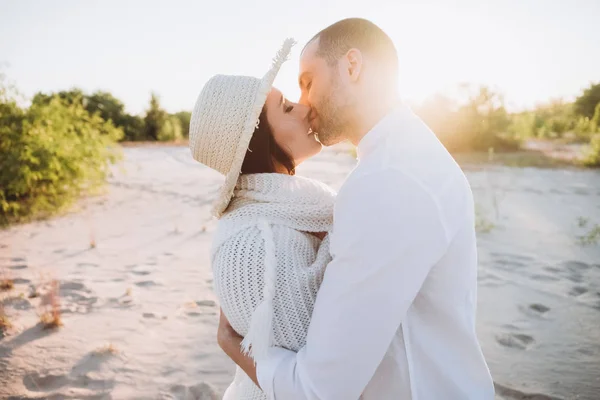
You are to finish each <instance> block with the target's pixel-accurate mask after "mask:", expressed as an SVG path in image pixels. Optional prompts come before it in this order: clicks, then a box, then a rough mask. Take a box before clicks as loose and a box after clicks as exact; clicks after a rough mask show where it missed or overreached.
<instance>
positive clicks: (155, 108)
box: [144, 93, 168, 140]
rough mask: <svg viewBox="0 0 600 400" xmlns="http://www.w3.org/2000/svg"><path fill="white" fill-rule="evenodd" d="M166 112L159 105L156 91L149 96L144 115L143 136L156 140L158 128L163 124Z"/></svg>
mask: <svg viewBox="0 0 600 400" xmlns="http://www.w3.org/2000/svg"><path fill="white" fill-rule="evenodd" d="M167 118H168V114H167V112H166V111H165V110H163V109H162V108H161V107H160V100H159V98H158V95H157V94H156V93H152V94H151V96H150V108H149V109H148V111H147V112H146V116H145V117H144V124H145V128H144V132H145V138H146V139H149V140H158V137H159V134H160V130H161V129H162V128H163V126H164V125H165V123H166V121H167Z"/></svg>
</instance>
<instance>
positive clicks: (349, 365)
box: [257, 171, 448, 400]
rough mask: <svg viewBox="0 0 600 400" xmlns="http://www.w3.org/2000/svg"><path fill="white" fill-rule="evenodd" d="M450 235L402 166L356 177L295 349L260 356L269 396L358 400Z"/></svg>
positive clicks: (341, 202)
mask: <svg viewBox="0 0 600 400" xmlns="http://www.w3.org/2000/svg"><path fill="white" fill-rule="evenodd" d="M447 245H448V239H447V235H446V231H445V227H444V224H443V220H442V217H441V215H440V212H439V209H438V207H437V204H436V203H435V201H434V200H433V198H432V196H431V195H430V194H429V193H428V192H427V191H426V190H424V189H423V187H422V186H421V185H420V184H419V183H417V182H415V181H414V180H412V179H411V178H409V177H407V176H405V175H403V174H402V173H400V172H397V171H388V172H384V173H378V174H376V175H367V176H363V177H361V178H358V179H356V180H355V181H354V182H352V183H351V184H349V185H347V187H346V188H344V189H343V190H342V192H340V195H339V197H338V200H337V204H336V214H335V231H334V234H333V236H332V244H331V251H332V255H333V261H332V262H331V263H330V264H329V265H328V267H327V270H326V272H325V278H324V280H323V283H322V285H321V288H320V290H319V293H318V295H317V301H316V304H315V307H314V312H313V316H312V320H311V324H310V327H309V330H308V336H307V342H306V346H305V347H304V348H302V349H301V350H300V351H299V352H298V353H297V354H296V353H294V352H291V351H288V350H285V349H282V348H273V349H272V350H271V352H270V355H269V357H267V358H266V359H264V360H259V361H258V370H257V375H258V382H259V383H260V386H261V387H262V389H263V390H264V392H265V393H266V394H267V395H268V396H269V398H271V399H277V400H295V399H315V400H316V399H321V400H323V399H326V400H330V399H358V398H359V397H360V395H361V393H362V392H363V390H364V389H365V387H366V385H367V384H368V382H369V381H370V380H371V378H372V377H373V374H374V373H375V370H376V369H377V367H378V366H379V364H380V363H381V361H382V359H383V357H384V355H385V353H386V352H387V350H388V348H389V345H390V343H391V342H392V339H393V338H394V335H396V332H397V330H398V329H399V327H400V325H401V323H402V321H403V319H404V318H405V316H406V313H407V311H408V309H409V307H410V305H411V304H412V302H413V300H414V298H415V297H416V295H417V293H418V292H419V290H420V289H421V286H422V285H423V282H424V280H425V278H426V277H427V274H428V273H429V271H430V269H431V267H432V266H433V265H434V264H435V263H436V262H437V261H438V260H439V259H440V258H441V257H442V256H443V254H444V253H445V251H446V249H447Z"/></svg>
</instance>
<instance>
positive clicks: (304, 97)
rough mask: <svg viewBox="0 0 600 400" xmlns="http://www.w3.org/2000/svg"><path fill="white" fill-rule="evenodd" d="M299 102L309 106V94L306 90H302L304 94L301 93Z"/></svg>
mask: <svg viewBox="0 0 600 400" xmlns="http://www.w3.org/2000/svg"><path fill="white" fill-rule="evenodd" d="M298 104H303V105H305V106H308V105H309V104H308V96H307V94H306V93H304V91H302V94H301V95H300V100H298Z"/></svg>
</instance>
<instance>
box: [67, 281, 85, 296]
mask: <svg viewBox="0 0 600 400" xmlns="http://www.w3.org/2000/svg"><path fill="white" fill-rule="evenodd" d="M72 290H79V291H84V292H89V291H90V290H88V289H87V288H86V287H85V285H84V284H83V283H80V282H73V281H66V282H61V283H60V291H61V295H62V294H63V292H65V293H66V292H69V291H72Z"/></svg>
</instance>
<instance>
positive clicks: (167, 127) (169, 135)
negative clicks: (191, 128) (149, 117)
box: [157, 116, 183, 142]
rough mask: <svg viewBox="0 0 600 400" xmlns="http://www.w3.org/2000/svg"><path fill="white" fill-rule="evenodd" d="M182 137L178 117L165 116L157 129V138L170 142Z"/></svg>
mask: <svg viewBox="0 0 600 400" xmlns="http://www.w3.org/2000/svg"><path fill="white" fill-rule="evenodd" d="M182 138H183V134H182V132H181V122H179V118H177V117H173V116H171V117H167V118H165V120H164V122H163V123H162V126H161V127H160V129H159V130H158V137H157V139H158V140H159V141H161V142H172V141H177V140H181V139H182Z"/></svg>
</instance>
